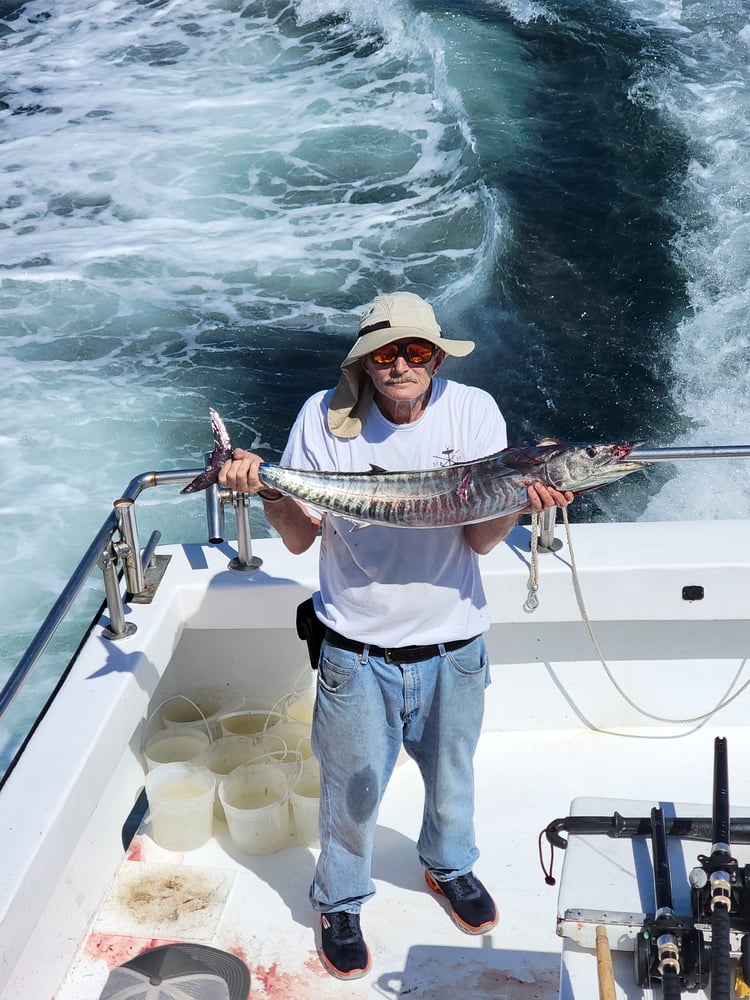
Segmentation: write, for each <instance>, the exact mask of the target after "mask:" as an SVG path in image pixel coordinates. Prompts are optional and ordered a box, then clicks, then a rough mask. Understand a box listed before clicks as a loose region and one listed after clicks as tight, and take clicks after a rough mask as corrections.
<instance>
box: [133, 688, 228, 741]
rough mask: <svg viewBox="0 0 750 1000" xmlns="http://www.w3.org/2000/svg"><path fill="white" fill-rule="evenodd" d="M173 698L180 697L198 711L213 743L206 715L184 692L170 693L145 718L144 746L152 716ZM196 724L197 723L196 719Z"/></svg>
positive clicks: (209, 739)
mask: <svg viewBox="0 0 750 1000" xmlns="http://www.w3.org/2000/svg"><path fill="white" fill-rule="evenodd" d="M175 698H182V700H183V701H186V702H187V703H188V704H189V705H192V706H193V708H194V709H195V711H196V712H197V713H198V715H200V717H201V719H202V720H203V725H204V726H205V727H206V732H207V733H208V742H209V743H213V736H212V735H211V727H210V726H209V724H208V720H207V719H206V716H205V715H204V714H203V712H202V711H201V708H200V705H196V704H195V702H194V701H193V700H192V698H188V696H187V695H186V694H171V695H170V696H169V697H168V698H165V699H164V700H163V701H161V702H159V704H158V705H157V706H156V708H155V709H154V710H153V712H152V713H151V714H150V715H149V717H148V718H147V719H146V726H145V728H144V734H145V735H144V738H143V745H144V747H145V745H146V740H147V739H148V738H149V727H150V726H151V721H152V719H153V718H154V716H155V715H156V713H157V712H159V711H161V709H162V708H164V706H165V705H166V704H167V702H168V701H174V700H175ZM196 725H199V723H198V722H197V721H196Z"/></svg>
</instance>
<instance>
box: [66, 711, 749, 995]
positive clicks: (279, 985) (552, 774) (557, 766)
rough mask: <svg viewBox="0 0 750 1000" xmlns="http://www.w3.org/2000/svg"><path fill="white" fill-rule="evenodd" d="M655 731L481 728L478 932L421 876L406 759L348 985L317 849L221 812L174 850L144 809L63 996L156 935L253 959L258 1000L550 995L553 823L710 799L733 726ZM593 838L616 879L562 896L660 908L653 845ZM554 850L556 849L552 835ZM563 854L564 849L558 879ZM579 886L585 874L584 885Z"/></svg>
mask: <svg viewBox="0 0 750 1000" xmlns="http://www.w3.org/2000/svg"><path fill="white" fill-rule="evenodd" d="M654 735H655V734H654V733H653V731H651V732H649V734H648V737H649V738H644V737H645V736H646V734H645V733H639V732H637V731H633V732H632V734H631V735H630V737H617V736H609V735H604V734H601V733H596V732H590V731H589V732H582V731H570V730H566V731H564V732H563V731H560V732H536V733H533V734H529V733H523V732H515V733H500V732H486V733H484V734H483V737H482V740H481V742H480V748H479V751H478V754H477V769H476V774H477V814H476V822H477V834H478V843H479V845H480V848H481V850H482V856H481V858H480V860H479V862H478V864H477V866H476V869H475V870H476V872H477V874H478V875H479V876H480V877H481V878H482V880H483V881H484V882H485V884H486V885H487V886H488V888H490V890H491V891H492V892H493V894H494V895H495V898H496V900H497V902H498V906H499V910H500V921H499V923H498V925H497V927H496V928H495V929H494V930H493V931H492V932H491V933H489V934H487V935H486V936H484V937H478V938H475V937H470V936H467V935H465V934H463V933H461V932H460V931H459V930H458V929H457V928H456V927H455V926H454V925H453V924H452V922H451V921H450V919H449V917H448V915H447V912H446V905H447V904H446V903H445V901H444V900H441V899H440V898H438V897H436V896H435V895H434V894H433V893H431V892H430V891H429V890H428V889H427V887H426V885H425V883H424V880H423V877H422V873H421V870H420V867H419V863H418V860H417V857H416V851H415V843H414V841H415V836H416V833H417V831H418V828H419V822H420V817H421V803H422V796H421V783H420V779H419V775H418V772H417V769H416V767H415V766H414V765H413V763H412V762H411V761H406V762H405V763H403V764H401V765H399V766H398V767H397V768H396V771H395V773H394V776H393V779H392V781H391V784H390V786H389V788H388V790H387V792H386V796H385V799H384V802H383V806H382V809H381V813H380V817H379V826H378V834H377V839H376V847H375V855H374V863H373V876H374V879H375V882H376V885H377V893H376V895H375V897H374V899H373V900H371V901H370V902H369V903H368V904H366V906H365V908H364V909H363V916H362V926H363V930H364V932H365V935H366V939H367V941H368V944H369V946H370V950H371V953H372V969H371V971H370V973H369V974H368V975H367V976H366V977H365V978H363V979H360V980H357V981H354V982H349V983H347V982H339V981H337V980H335V979H333V978H332V977H331V976H329V975H328V974H327V973H326V972H325V971H324V970H323V968H322V967H321V965H320V961H319V958H318V956H317V953H316V947H317V942H318V936H317V915H316V914H314V913H313V911H312V910H311V909H310V907H309V904H308V900H307V889H308V885H309V883H310V879H311V876H312V872H313V867H314V861H315V850H314V849H313V848H309V847H294V846H291V847H289V848H287V849H285V850H283V851H280V852H277V853H275V854H271V855H266V856H248V855H242V854H240V853H239V852H237V851H236V850H235V848H234V847H233V845H232V843H231V840H230V838H229V835H228V831H227V828H226V824H225V823H224V821H222V820H217V821H216V822H215V824H214V836H213V838H212V839H211V840H210V841H209V842H208V844H206V845H205V846H204V847H202V848H199V849H197V850H194V851H190V852H185V853H183V854H180V853H173V852H170V851H166V850H164V849H162V848H160V847H159V846H158V845H157V844H156V843H155V842H154V841H153V839H152V838H151V836H150V828H149V824H148V822H147V821H146V822H145V823H144V824H143V825H142V828H141V829H140V831H139V833H138V834H137V835H136V837H135V839H134V840H133V842H132V844H131V846H130V849H129V851H128V855H127V858H126V860H125V861H124V862H123V864H122V866H121V868H120V871H119V873H118V875H117V878H116V880H115V882H114V884H113V885H112V887H111V889H110V891H109V893H108V896H107V898H106V900H105V903H104V905H103V907H102V909H101V910H100V912H99V914H98V916H97V918H96V920H95V922H94V925H93V927H92V929H91V931H90V933H89V935H88V938H87V940H86V941H85V944H84V946H83V948H82V950H81V951H80V952H79V955H78V957H77V959H76V960H75V962H74V965H73V966H72V968H71V969H70V972H69V974H68V977H67V979H66V981H65V983H64V985H63V987H62V988H61V989H60V990H59V992H58V993H57V994H56V998H55V1000H83V998H84V997H87V998H88V997H90V998H96V997H97V996H98V995H99V992H100V991H101V989H102V988H103V986H104V983H105V981H106V979H107V975H108V972H109V969H110V968H112V967H114V966H115V965H118V964H121V963H122V962H124V961H127V960H128V959H129V958H132V957H134V956H135V955H136V954H138V953H139V952H140V951H141V950H143V949H145V948H147V947H153V946H156V945H158V944H164V943H167V942H170V941H180V940H188V941H193V942H199V943H203V944H211V945H213V946H214V947H218V948H221V949H224V950H227V951H230V952H232V953H234V954H236V955H238V956H239V957H241V958H242V959H243V960H244V961H245V962H246V963H247V965H248V967H249V968H250V971H251V978H252V984H251V992H250V995H251V997H256V996H257V997H267V998H274V1000H308V998H309V1000H313V998H322V1000H328V998H331V1000H334V998H344V997H347V998H348V997H351V998H355V997H356V998H360V997H361V998H366V997H403V996H411V995H413V996H415V997H417V996H418V997H420V998H431V1000H443V998H445V1000H448V998H451V1000H453V998H455V997H461V996H466V997H476V998H493V1000H532V998H535V1000H547V998H550V1000H551V998H555V997H557V996H558V991H559V990H560V989H561V984H560V951H561V940H560V938H559V937H557V935H556V924H557V915H558V888H557V887H554V888H553V887H550V886H548V885H546V884H545V881H544V877H543V873H542V870H541V866H540V862H539V853H538V843H537V838H538V834H539V832H540V830H542V829H543V828H544V827H545V826H546V825H547V823H548V822H550V821H551V820H552V819H555V818H557V817H560V816H566V815H568V813H569V812H570V804H571V802H572V801H573V800H574V799H576V798H579V797H581V796H595V797H596V796H601V797H605V798H606V799H608V800H615V801H617V800H623V801H626V800H636V799H637V800H641V801H644V802H648V801H650V799H649V796H653V802H652V804H658V803H661V804H662V805H664V806H666V811H667V812H668V811H669V804H670V803H674V802H676V801H688V802H690V801H693V802H701V801H703V802H710V798H711V780H712V754H713V739H714V736H715V735H722V734H720V733H718V732H713V731H709V730H708V729H698V730H695V731H693V732H692V733H690V734H689V735H687V736H682V737H680V738H678V739H675V738H669V733H664V736H665V737H667V738H665V739H663V740H662V741H658V742H656V743H655V741H654V739H653V737H654ZM723 735H727V736H728V746H729V754H730V768H731V761H732V759H734V760H735V761H741V760H744V759H746V757H747V754H748V751H750V734H748V733H747V732H744V731H742V730H733V731H731V732H726V731H725V732H724V733H723ZM626 759H627V767H625V766H624V761H625V760H626ZM738 771H739V769H738V768H737V767H735V772H738ZM730 773H731V771H730ZM610 804H611V801H610V802H609V803H608V805H610ZM735 811H736V810H735ZM743 811H744V810H743ZM605 814H606V811H605ZM647 814H648V813H647V812H646V813H645V815H647ZM701 814H705V815H710V806H709V805H705V806H703V807H702V812H701ZM588 839H589V840H590V841H591V843H590V844H589V850H590V851H593V854H594V855H599V854H602V852H604V853H606V852H607V851H609V849H610V846H614V847H615V848H616V851H617V852H620V854H619V858H620V860H618V861H617V863H616V864H615V866H614V869H613V870H614V871H615V876H614V878H612V877H610V878H609V879H608V878H604V879H602V880H599V874H598V873H596V874H594V873H593V870H592V880H591V881H593V883H594V884H593V888H592V884H590V883H588V884H586V883H585V882H583V881H581V880H580V879H579V878H578V876H579V875H580V872H579V873H577V876H576V880H575V882H574V883H573V888H572V890H571V889H570V888H568V889H566V891H565V893H563V896H565V897H566V902H565V904H564V905H566V906H568V905H574V900H571V891H572V894H573V897H575V898H578V899H579V903H578V905H581V906H587V907H590V906H592V905H595V901H596V900H597V899H598V905H599V906H600V907H601V908H602V909H603V910H606V909H607V908H610V909H614V910H620V909H623V908H625V906H626V905H628V906H630V905H631V904H632V902H633V893H634V886H636V887H640V888H638V890H637V892H638V893H640V894H641V895H642V896H643V897H644V898H642V899H641V904H642V908H643V910H644V911H647V910H648V909H649V905H650V904H651V900H650V899H649V891H652V890H649V886H650V881H649V872H648V871H646V872H645V875H644V873H641V874H640V875H637V874H636V872H635V867H633V870H628V867H629V862H628V861H627V858H628V857H630V858H631V860H632V863H633V866H635V864H636V859H637V857H638V856H640V857H641V858H642V859H644V860H645V862H646V867H647V868H648V867H650V865H649V864H648V850H649V846H647V845H644V843H643V842H641V845H640V848H639V850H638V851H634V850H633V849H632V846H631V845H628V846H625V845H624V844H623V842H622V841H611V840H610V839H609V838H606V837H599V838H588ZM685 849H686V854H688V855H689V853H690V852H693V856H697V854H698V853H699V852H700V851H705V850H708V845H704V844H701V843H697V842H692V843H690V844H687V846H686V848H685ZM543 850H544V857H545V860H546V861H549V845H548V844H547V842H546V840H545V841H544V842H543ZM623 851H624V854H623ZM571 853H572V852H571ZM565 857H566V854H565V853H563V852H557V854H556V860H555V874H556V876H557V878H558V882H559V881H560V875H561V872H562V862H563V859H564V858H565ZM622 858H625V859H626V860H625V862H624V863H621V861H622ZM579 865H580V862H578V864H577V865H576V867H578V866H579ZM610 874H611V873H610ZM676 877H677V876H675V878H676ZM597 880H599V883H598V882H597ZM563 884H565V879H563ZM575 885H578V886H580V892H581V895H580V897H576V891H577V890H576V889H575ZM675 895H676V897H677V895H678V894H677V892H676V893H675ZM567 947H568V946H567V943H566V948H567ZM568 950H570V951H571V954H572V960H573V961H574V962H576V961H577V963H578V964H577V966H576V977H577V981H578V986H577V991H576V994H575V995H576V996H577V997H581V996H584V995H586V993H584V992H580V990H581V986H580V981H581V977H583V978H584V979H585V977H586V975H587V971H586V970H587V968H588V975H589V976H590V977H591V983H590V986H591V991H590V992H589V993H588V995H589V996H595V995H596V990H597V985H596V968H595V965H596V963H595V961H594V960H593V955H592V952H590V951H589V952H585V953H584V960H583V963H582V962H581V954H580V949H579V948H578V947H577V945H572V946H570V947H569V949H568ZM576 953H578V957H577V958H576ZM615 958H616V961H615V965H616V969H617V977H618V994H617V995H618V997H629V996H635V995H638V996H641V995H646V996H647V995H648V993H646V994H641V993H640V991H638V992H637V994H636V992H635V983H634V980H633V958H632V954H631V953H626V952H623V953H622V954H619V955H616V956H615ZM564 980H565V977H563V983H562V994H561V995H562V996H565V995H566V993H565V983H564ZM571 995H572V994H571ZM693 995H695V996H697V997H700V996H702V994H700V993H697V994H693Z"/></svg>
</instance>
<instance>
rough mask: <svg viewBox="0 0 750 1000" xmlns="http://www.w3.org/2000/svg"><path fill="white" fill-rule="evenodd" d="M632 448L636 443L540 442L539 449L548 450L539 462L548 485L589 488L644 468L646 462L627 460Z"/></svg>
mask: <svg viewBox="0 0 750 1000" xmlns="http://www.w3.org/2000/svg"><path fill="white" fill-rule="evenodd" d="M636 447H637V444H636V443H633V444H628V443H626V442H622V443H619V444H553V445H544V446H542V448H541V449H540V450H548V454H547V455H546V456H545V458H544V462H543V464H544V468H545V476H544V479H545V481H546V483H547V485H548V486H553V487H554V488H555V489H558V490H562V491H564V490H571V491H572V492H573V493H583V492H585V491H586V490H593V489H595V488H596V487H597V486H604V485H605V484H606V483H611V482H614V481H615V480H616V479H621V478H622V477H623V476H628V475H630V473H631V472H638V471H639V470H640V469H643V468H645V466H646V465H648V462H641V461H636V460H631V461H629V460H628V456H629V455H630V453H631V452H632V451H633V449H634V448H636ZM540 478H542V477H540Z"/></svg>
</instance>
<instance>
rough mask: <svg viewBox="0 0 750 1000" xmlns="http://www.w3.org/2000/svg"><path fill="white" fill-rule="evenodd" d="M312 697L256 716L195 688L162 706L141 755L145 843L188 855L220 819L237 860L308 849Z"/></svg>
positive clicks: (312, 804)
mask: <svg viewBox="0 0 750 1000" xmlns="http://www.w3.org/2000/svg"><path fill="white" fill-rule="evenodd" d="M313 697H314V695H313V693H312V692H309V691H306V692H302V693H293V694H290V695H288V696H286V697H285V698H283V699H281V700H280V701H279V702H278V703H277V705H275V706H273V707H272V708H258V707H248V706H247V705H246V704H245V698H244V697H243V696H233V695H232V694H231V693H227V692H223V691H217V690H211V689H200V690H197V691H191V692H187V693H186V694H181V695H175V696H174V697H173V698H169V699H167V701H165V702H163V703H162V704H161V705H160V706H159V707H158V708H157V710H156V712H155V713H154V716H152V720H153V718H154V717H155V716H158V722H157V725H158V726H160V727H161V728H158V729H157V731H156V732H153V733H152V735H150V736H149V737H148V738H147V739H146V741H145V743H144V748H143V752H144V758H145V761H146V766H147V768H148V773H147V774H146V795H147V796H148V802H149V815H150V820H151V833H152V836H153V838H154V840H155V841H156V842H157V843H158V844H159V845H160V846H162V847H165V848H167V849H168V850H172V851H187V850H192V849H194V848H196V847H201V846H202V845H203V844H205V843H206V842H207V841H208V840H209V838H210V837H211V835H212V833H213V832H214V823H215V821H216V820H225V821H226V824H227V827H228V830H229V836H230V838H231V841H232V843H233V845H234V847H235V848H236V849H237V850H238V851H241V852H242V853H243V854H271V853H273V852H274V851H278V850H281V849H282V848H284V847H286V846H289V845H290V844H297V845H300V846H304V845H314V844H316V843H317V838H318V804H319V801H320V772H319V770H318V762H317V761H316V760H315V758H314V757H313V755H312V750H311V746H310V732H311V723H312V703H313ZM152 720H149V722H151V721H152ZM148 728H151V727H150V726H148V727H147V729H148Z"/></svg>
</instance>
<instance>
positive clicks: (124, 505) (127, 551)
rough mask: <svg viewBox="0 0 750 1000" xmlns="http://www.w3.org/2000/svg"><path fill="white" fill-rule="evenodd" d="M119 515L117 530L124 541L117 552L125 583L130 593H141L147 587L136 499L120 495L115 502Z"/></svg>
mask: <svg viewBox="0 0 750 1000" xmlns="http://www.w3.org/2000/svg"><path fill="white" fill-rule="evenodd" d="M114 508H115V515H116V516H117V530H118V531H119V532H120V538H121V539H122V541H123V543H124V544H122V545H121V546H119V548H118V552H117V554H118V555H119V556H120V557H121V558H122V565H123V570H124V573H125V584H126V587H127V590H128V592H129V593H130V594H140V592H141V591H142V590H143V588H144V587H145V583H144V578H143V563H142V562H141V543H140V541H139V539H138V525H137V524H136V518H135V500H132V499H131V498H130V497H120V499H119V500H115V502H114Z"/></svg>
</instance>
